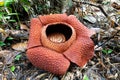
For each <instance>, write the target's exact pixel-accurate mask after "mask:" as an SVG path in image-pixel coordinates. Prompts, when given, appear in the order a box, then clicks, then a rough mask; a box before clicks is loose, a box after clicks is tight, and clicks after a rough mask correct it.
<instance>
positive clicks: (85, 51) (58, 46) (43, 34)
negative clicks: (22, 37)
mask: <svg viewBox="0 0 120 80" xmlns="http://www.w3.org/2000/svg"><path fill="white" fill-rule="evenodd" d="M93 33H94V32H93V31H91V30H89V29H88V28H87V27H85V26H84V25H83V24H82V23H80V22H79V20H77V18H76V17H75V16H74V15H70V16H67V15H66V14H52V15H45V16H39V17H38V18H33V19H32V20H31V29H30V36H29V41H28V50H27V57H28V59H29V60H30V61H31V63H32V64H33V65H34V66H36V67H38V68H40V69H43V70H46V71H49V72H52V73H54V74H57V75H63V74H64V73H65V72H66V71H67V69H68V68H69V66H70V62H73V63H75V64H77V65H78V66H80V67H83V66H84V65H85V64H86V63H87V62H88V60H89V59H91V58H92V57H93V54H94V43H93V41H92V40H91V39H90V36H91V35H92V34H93Z"/></svg>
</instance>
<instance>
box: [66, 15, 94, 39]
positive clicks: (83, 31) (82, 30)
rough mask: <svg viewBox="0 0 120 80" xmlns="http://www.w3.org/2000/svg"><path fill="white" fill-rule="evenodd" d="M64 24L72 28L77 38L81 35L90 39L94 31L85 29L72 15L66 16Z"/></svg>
mask: <svg viewBox="0 0 120 80" xmlns="http://www.w3.org/2000/svg"><path fill="white" fill-rule="evenodd" d="M66 22H67V23H68V24H70V25H71V26H73V27H74V29H75V31H76V34H77V35H79V36H81V35H83V36H89V37H91V36H92V35H93V34H95V32H94V31H92V30H90V29H88V28H87V27H85V26H84V25H83V24H82V23H81V22H80V21H79V20H78V19H77V18H76V17H75V16H74V15H70V16H68V18H67V20H66Z"/></svg>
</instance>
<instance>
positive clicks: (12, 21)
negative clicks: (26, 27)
mask: <svg viewBox="0 0 120 80" xmlns="http://www.w3.org/2000/svg"><path fill="white" fill-rule="evenodd" d="M8 22H16V20H8Z"/></svg>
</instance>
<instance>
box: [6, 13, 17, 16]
mask: <svg viewBox="0 0 120 80" xmlns="http://www.w3.org/2000/svg"><path fill="white" fill-rule="evenodd" d="M8 15H9V16H12V15H18V13H9V14H8Z"/></svg>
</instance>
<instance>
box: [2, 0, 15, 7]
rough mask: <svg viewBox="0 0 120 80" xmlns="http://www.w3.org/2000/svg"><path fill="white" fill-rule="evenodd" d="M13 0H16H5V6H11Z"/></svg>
mask: <svg viewBox="0 0 120 80" xmlns="http://www.w3.org/2000/svg"><path fill="white" fill-rule="evenodd" d="M13 2H14V0H5V3H4V6H9V5H10V4H12V3H13Z"/></svg>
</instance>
